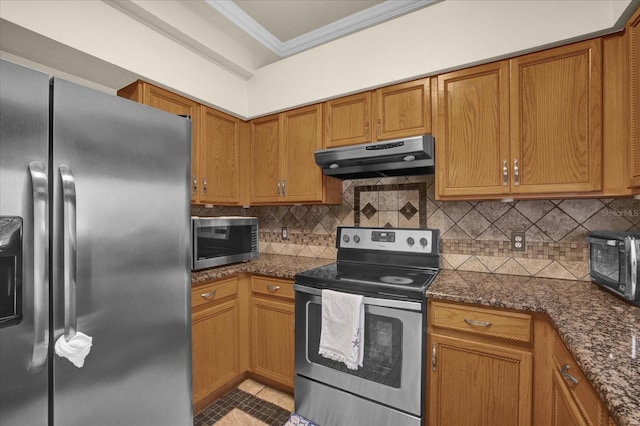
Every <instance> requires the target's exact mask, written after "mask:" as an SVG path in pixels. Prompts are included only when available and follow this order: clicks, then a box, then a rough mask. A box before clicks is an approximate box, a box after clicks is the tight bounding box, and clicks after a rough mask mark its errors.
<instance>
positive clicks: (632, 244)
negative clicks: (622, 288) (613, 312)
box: [627, 237, 639, 300]
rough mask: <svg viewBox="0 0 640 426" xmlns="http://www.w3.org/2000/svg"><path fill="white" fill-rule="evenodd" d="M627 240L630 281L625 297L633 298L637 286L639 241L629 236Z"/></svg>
mask: <svg viewBox="0 0 640 426" xmlns="http://www.w3.org/2000/svg"><path fill="white" fill-rule="evenodd" d="M627 241H628V242H629V253H630V254H631V261H630V263H631V281H630V282H629V290H627V295H628V296H627V299H631V300H633V299H634V298H635V297H636V294H637V293H636V292H637V288H638V247H637V245H638V244H639V242H638V241H637V240H635V239H633V238H631V237H628V238H627Z"/></svg>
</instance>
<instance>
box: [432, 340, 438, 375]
mask: <svg viewBox="0 0 640 426" xmlns="http://www.w3.org/2000/svg"><path fill="white" fill-rule="evenodd" d="M437 354H438V352H437V345H436V344H435V343H434V344H432V345H431V371H436V356H437Z"/></svg>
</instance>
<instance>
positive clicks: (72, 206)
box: [58, 164, 78, 341]
mask: <svg viewBox="0 0 640 426" xmlns="http://www.w3.org/2000/svg"><path fill="white" fill-rule="evenodd" d="M58 169H59V171H60V182H61V183H62V202H63V206H64V207H63V209H62V211H63V219H62V225H63V234H62V235H63V238H64V257H63V262H64V266H63V276H64V338H65V339H66V340H67V341H69V340H70V339H71V338H72V337H73V336H75V335H76V331H77V328H78V319H77V316H76V312H77V310H76V285H77V279H78V271H77V263H76V261H77V233H76V182H75V179H74V178H73V173H72V172H71V168H70V167H69V166H68V165H66V164H61V165H60V166H58Z"/></svg>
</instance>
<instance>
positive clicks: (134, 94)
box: [118, 80, 200, 203]
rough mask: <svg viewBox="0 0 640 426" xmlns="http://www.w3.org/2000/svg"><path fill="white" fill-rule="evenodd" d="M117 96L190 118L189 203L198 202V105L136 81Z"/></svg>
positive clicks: (143, 82) (144, 82) (119, 91)
mask: <svg viewBox="0 0 640 426" xmlns="http://www.w3.org/2000/svg"><path fill="white" fill-rule="evenodd" d="M118 96H120V97H122V98H127V99H130V100H132V101H135V102H138V103H141V104H144V105H147V106H150V107H153V108H157V109H160V110H162V111H166V112H169V113H171V114H176V115H188V116H190V117H191V202H192V203H196V202H197V201H198V194H199V192H198V189H199V171H198V155H199V152H198V148H199V143H198V142H199V140H200V135H199V130H200V114H199V104H198V103H197V102H194V101H192V100H191V99H187V98H185V97H183V96H180V95H177V94H175V93H172V92H170V91H168V90H165V89H162V88H160V87H157V86H154V85H153V84H149V83H147V82H146V81H142V80H138V81H135V82H133V83H131V84H130V85H128V86H126V87H123V88H122V89H120V90H118Z"/></svg>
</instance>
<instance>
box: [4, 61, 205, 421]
mask: <svg viewBox="0 0 640 426" xmlns="http://www.w3.org/2000/svg"><path fill="white" fill-rule="evenodd" d="M190 158H191V123H190V120H189V119H188V118H184V117H179V116H174V115H171V114H168V113H165V112H162V111H159V110H156V109H153V108H149V107H146V106H143V105H139V104H136V103H134V102H131V101H128V100H124V99H121V98H118V97H115V96H110V95H107V94H104V93H100V92H97V91H94V90H91V89H88V88H85V87H81V86H78V85H76V84H72V83H69V82H67V81H64V80H60V79H57V78H53V79H49V76H47V75H45V74H42V73H40V72H37V71H34V70H31V69H27V68H24V67H21V66H18V65H16V64H13V63H10V62H7V61H0V425H3V426H14V425H18V426H24V425H28V426H38V425H49V426H69V425H83V426H84V425H154V426H158V425H167V426H177V425H186V424H192V405H191V393H192V390H191V331H190V330H191V328H190V313H189V304H190V300H189V294H190V268H189V260H190V248H189V247H190V244H189V238H190V236H189V230H190V211H189V210H190V193H189V173H190V172H189V170H190ZM81 335H86V336H89V337H91V338H92V345H91V346H90V348H89V353H88V355H86V358H85V359H84V364H83V365H82V366H81V367H79V366H76V365H74V364H73V363H72V362H71V361H70V360H69V359H67V358H64V357H61V356H59V355H58V353H57V350H54V344H55V343H56V342H58V341H61V342H63V343H64V342H72V341H73V340H74V339H73V338H74V336H76V337H78V336H81ZM60 339H63V340H60ZM80 364H82V363H80Z"/></svg>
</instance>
